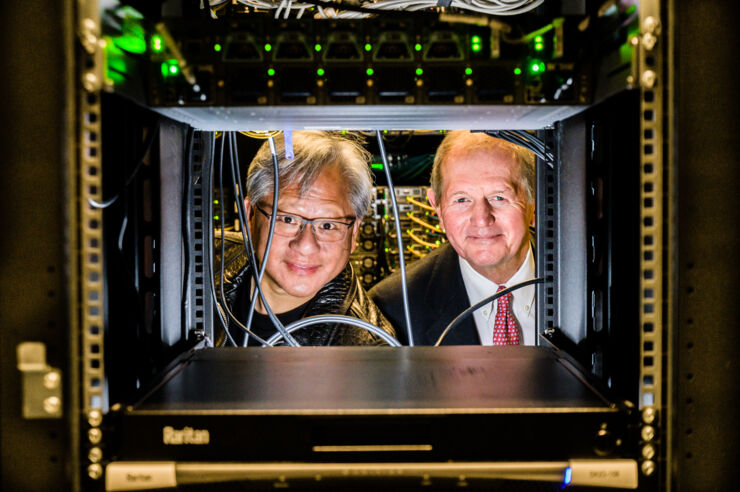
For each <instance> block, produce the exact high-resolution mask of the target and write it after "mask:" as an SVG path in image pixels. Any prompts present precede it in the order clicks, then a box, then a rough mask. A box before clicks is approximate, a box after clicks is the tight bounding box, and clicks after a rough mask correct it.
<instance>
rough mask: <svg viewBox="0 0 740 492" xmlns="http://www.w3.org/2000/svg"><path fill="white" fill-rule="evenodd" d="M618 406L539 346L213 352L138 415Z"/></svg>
mask: <svg viewBox="0 0 740 492" xmlns="http://www.w3.org/2000/svg"><path fill="white" fill-rule="evenodd" d="M566 410H567V411H576V412H578V411H579V410H580V411H587V412H602V411H603V412H609V411H613V410H614V409H613V408H612V407H611V406H610V405H609V403H608V402H607V401H606V400H605V399H603V397H601V396H600V394H599V393H598V392H597V391H596V390H595V389H594V388H592V387H591V386H589V385H588V384H586V383H585V380H584V379H583V378H582V377H581V376H580V375H579V374H578V372H577V371H576V370H575V369H573V368H572V367H570V366H569V365H568V363H567V362H564V361H561V360H560V359H559V358H558V357H556V355H555V352H553V351H551V350H549V349H545V348H541V347H467V346H456V347H414V348H409V347H403V348H386V347H301V348H290V347H278V348H259V347H255V348H246V349H244V348H241V349H206V350H201V351H198V352H196V353H195V354H194V355H193V357H192V358H191V359H190V360H188V361H187V362H185V363H184V365H183V366H182V367H180V368H179V369H178V371H177V372H176V373H175V374H174V375H173V376H172V377H171V378H170V379H169V380H166V381H164V382H163V383H162V384H161V385H160V386H159V387H158V388H156V389H155V390H154V391H153V392H151V393H150V394H149V395H148V396H147V397H145V398H143V399H142V400H141V401H140V402H139V403H138V404H136V405H134V406H132V407H130V408H129V412H131V413H134V414H136V413H150V412H152V413H159V412H165V413H173V412H174V413H193V414H198V413H200V412H205V413H224V414H229V413H248V414H275V413H279V414H294V413H295V414H306V413H325V412H328V413H348V414H353V413H357V414H372V413H383V414H388V413H391V414H392V413H396V412H398V413H442V414H444V413H511V412H524V413H529V412H536V413H539V412H542V411H544V412H560V411H566Z"/></svg>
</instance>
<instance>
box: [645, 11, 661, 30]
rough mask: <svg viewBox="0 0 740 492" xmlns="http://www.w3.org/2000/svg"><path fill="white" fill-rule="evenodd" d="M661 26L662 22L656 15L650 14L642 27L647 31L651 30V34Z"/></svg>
mask: <svg viewBox="0 0 740 492" xmlns="http://www.w3.org/2000/svg"><path fill="white" fill-rule="evenodd" d="M659 27H660V22H659V21H658V19H656V18H655V17H653V16H652V15H651V16H648V17H647V18H646V19H645V21H644V22H643V23H642V28H643V30H644V31H645V32H649V33H650V34H656V31H658V28H659Z"/></svg>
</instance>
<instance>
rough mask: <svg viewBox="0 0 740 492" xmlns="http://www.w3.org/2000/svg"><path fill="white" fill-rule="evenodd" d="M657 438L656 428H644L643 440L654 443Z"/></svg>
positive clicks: (648, 426) (647, 426)
mask: <svg viewBox="0 0 740 492" xmlns="http://www.w3.org/2000/svg"><path fill="white" fill-rule="evenodd" d="M654 438H655V428H654V427H653V426H650V425H646V426H645V427H643V428H642V440H643V441H652V440H653V439H654Z"/></svg>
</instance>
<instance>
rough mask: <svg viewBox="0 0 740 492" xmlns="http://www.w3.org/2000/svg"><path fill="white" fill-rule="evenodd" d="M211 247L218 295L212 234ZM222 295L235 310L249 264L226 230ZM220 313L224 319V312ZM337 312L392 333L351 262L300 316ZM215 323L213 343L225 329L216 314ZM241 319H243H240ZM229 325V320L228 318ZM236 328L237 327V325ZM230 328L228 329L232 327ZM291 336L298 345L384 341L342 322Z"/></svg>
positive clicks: (218, 252) (248, 276)
mask: <svg viewBox="0 0 740 492" xmlns="http://www.w3.org/2000/svg"><path fill="white" fill-rule="evenodd" d="M215 243H216V244H215V248H214V278H215V279H214V285H215V288H216V295H217V296H218V297H219V303H220V302H222V301H221V297H220V285H221V272H220V268H221V266H220V255H221V239H220V237H218V236H217V237H216V241H215ZM224 249H225V251H224V256H225V258H226V262H225V263H224V298H225V299H226V303H227V304H228V306H229V309H230V310H231V312H232V313H233V312H235V303H236V299H238V298H239V292H240V289H244V288H250V285H251V278H252V268H251V266H250V265H249V262H248V261H247V255H246V252H245V249H244V242H243V239H242V235H241V233H234V232H227V233H226V235H225V237H224ZM221 311H222V312H223V313H224V317H225V318H226V319H227V320H228V315H227V314H226V313H225V312H224V310H223V309H222V310H221ZM326 314H341V315H345V316H352V317H354V318H359V319H361V320H363V321H367V322H368V323H370V324H373V325H375V326H378V327H380V328H381V329H383V330H384V331H386V332H387V333H389V334H391V335H393V336H394V337H395V336H396V332H395V330H394V329H393V326H392V325H391V323H390V322H389V321H388V320H387V319H386V318H385V316H383V314H382V313H381V312H380V310H379V309H378V307H377V306H376V305H375V303H374V302H373V301H372V300H371V299H370V298H369V297H368V296H367V293H366V292H365V289H363V287H362V285H361V284H360V280H359V279H358V278H357V276H356V275H355V274H354V271H353V269H352V265H351V264H349V263H348V264H347V266H346V267H345V268H344V270H342V271H341V272H340V273H339V275H337V276H336V277H334V279H332V280H331V281H329V282H328V283H327V284H326V285H324V286H323V287H322V288H321V289H320V290H319V292H318V293H317V294H316V295H315V296H314V297H313V299H311V300H310V301H309V304H308V306H307V308H306V311H305V312H304V314H303V318H306V317H308V316H317V315H326ZM216 319H217V321H216V324H217V325H218V326H219V328H221V329H220V330H217V334H216V344H217V345H220V343H219V342H222V341H223V337H224V336H225V333H224V331H223V328H222V327H220V324H221V323H220V322H219V321H218V317H217V318H216ZM240 321H243V320H240ZM229 325H230V326H233V325H234V322H233V320H229ZM236 330H239V329H238V328H237V329H236ZM236 330H235V329H234V328H232V329H231V332H232V333H234V332H235V331H236ZM292 335H293V338H295V340H296V341H297V342H298V343H299V344H300V345H385V344H386V342H384V341H383V340H382V339H380V338H379V337H378V336H376V335H373V334H372V333H370V332H369V331H367V330H365V329H363V328H359V327H356V326H352V325H346V324H334V323H329V324H319V325H311V326H308V327H306V328H302V329H300V330H297V331H295V332H293V333H292Z"/></svg>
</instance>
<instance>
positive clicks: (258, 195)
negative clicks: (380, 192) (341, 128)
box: [246, 130, 373, 218]
mask: <svg viewBox="0 0 740 492" xmlns="http://www.w3.org/2000/svg"><path fill="white" fill-rule="evenodd" d="M275 147H276V150H277V156H278V179H279V183H280V185H279V186H280V189H281V190H283V189H285V188H286V187H289V186H291V185H293V184H298V183H300V185H299V187H298V193H299V195H300V196H303V195H305V194H306V193H307V192H308V191H309V190H310V188H311V186H312V185H313V183H314V182H315V181H316V179H317V178H318V177H319V175H320V174H321V172H322V171H323V170H324V169H326V168H327V167H329V166H334V167H336V168H337V169H339V171H340V173H341V175H342V178H343V182H344V186H345V189H346V190H347V194H348V195H349V202H350V204H351V205H352V210H353V211H354V213H355V216H357V217H358V218H362V217H363V216H364V215H365V213H366V212H367V210H368V208H369V207H370V199H371V192H372V185H373V181H372V174H371V173H370V169H369V166H368V161H369V160H370V153H369V152H368V151H367V150H365V148H364V147H363V146H362V140H361V139H360V138H359V137H357V136H355V135H351V134H350V135H342V134H339V133H336V132H325V131H313V130H312V131H297V132H293V154H294V157H293V159H286V158H285V139H284V137H283V134H280V135H278V136H277V137H275ZM273 181H274V177H273V164H272V154H271V153H270V146H269V142H267V141H265V143H264V144H262V146H261V147H260V149H259V150H258V151H257V155H255V156H254V159H252V163H251V164H250V165H249V171H248V172H247V182H246V185H247V187H246V194H247V197H248V198H249V199H250V201H251V202H252V203H255V204H256V203H259V202H261V201H262V200H264V199H265V198H266V197H267V196H268V195H272V191H273Z"/></svg>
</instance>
